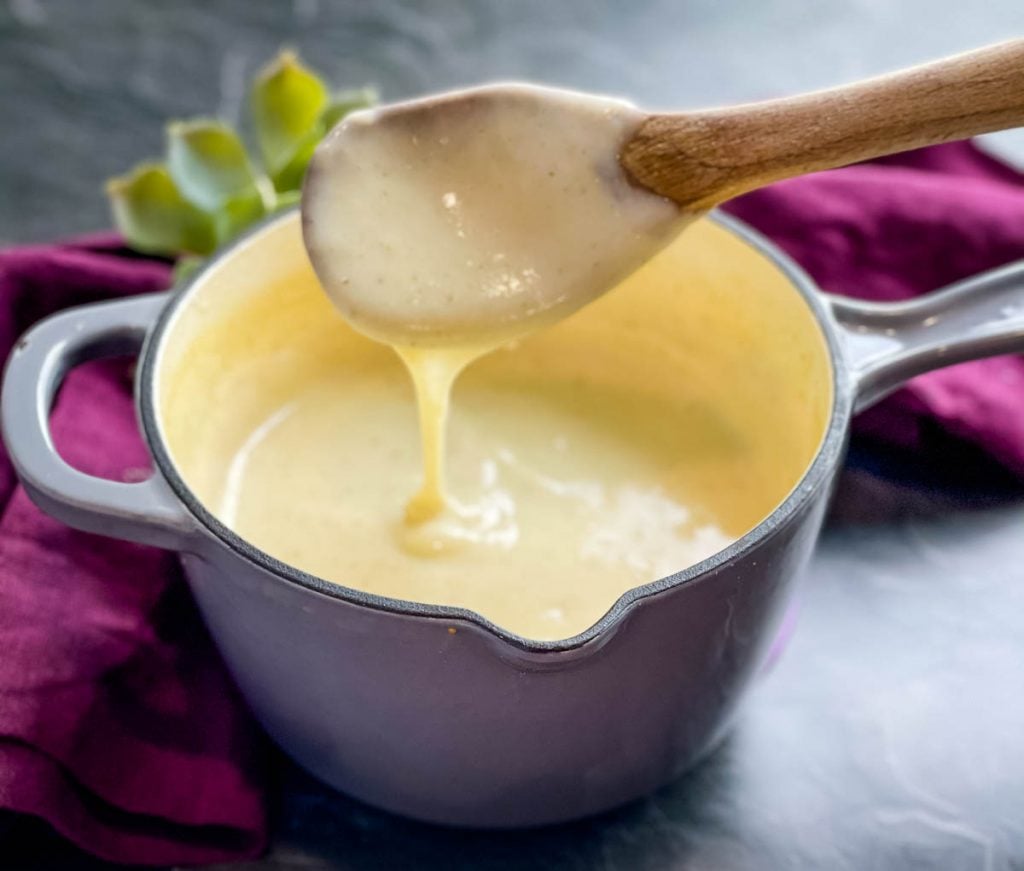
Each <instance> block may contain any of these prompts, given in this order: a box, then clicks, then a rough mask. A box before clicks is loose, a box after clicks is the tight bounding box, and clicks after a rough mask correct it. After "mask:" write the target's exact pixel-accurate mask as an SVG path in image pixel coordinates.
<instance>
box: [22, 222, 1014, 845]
mask: <svg viewBox="0 0 1024 871" xmlns="http://www.w3.org/2000/svg"><path fill="white" fill-rule="evenodd" d="M293 218H294V216H288V215H286V216H284V217H281V218H276V219H274V220H275V221H277V220H289V219H293ZM714 219H715V220H716V221H718V222H720V223H722V224H724V225H725V226H726V227H727V228H728V229H729V230H730V231H731V232H732V233H735V234H736V235H738V236H739V237H741V238H742V239H743V240H744V241H745V243H746V244H748V245H751V246H753V247H754V248H756V249H758V250H759V251H760V252H761V253H762V254H763V255H764V256H766V257H768V258H770V259H771V260H773V261H774V262H775V264H776V265H777V266H778V267H779V268H780V269H781V270H782V271H783V272H784V273H785V274H786V275H787V276H788V277H789V279H790V280H791V282H792V285H793V290H794V293H799V294H801V295H802V297H803V299H804V301H805V302H806V304H807V306H808V307H809V308H810V309H811V310H812V311H813V313H814V314H815V316H816V317H817V319H818V322H819V324H820V326H821V330H822V334H823V336H824V339H825V341H826V343H827V345H828V349H829V354H830V357H831V363H832V374H833V381H834V405H833V409H832V413H831V418H830V421H829V423H828V427H827V431H826V433H825V435H824V438H823V440H822V444H821V447H820V450H819V452H818V454H817V456H816V458H815V459H814V461H813V463H812V464H811V466H810V468H809V469H808V471H807V472H806V474H805V475H804V477H803V479H802V480H801V482H800V483H799V484H798V486H797V487H796V488H795V490H794V491H793V492H792V493H791V494H790V495H789V496H788V498H787V499H786V500H785V501H784V502H783V504H782V505H780V506H779V507H778V509H777V510H776V511H774V512H773V513H772V514H771V515H770V516H769V517H768V518H766V519H765V520H764V522H762V523H761V524H760V525H758V526H757V527H756V528H755V529H753V530H752V531H751V532H750V533H748V534H747V535H746V536H744V537H743V538H742V539H740V540H739V541H737V542H735V543H734V544H733V545H732V546H730V547H728V548H727V549H726V550H724V551H722V552H720V553H718V554H717V555H715V556H713V557H711V558H710V559H707V560H705V561H703V562H701V563H699V564H698V565H695V566H692V567H690V568H687V569H685V570H684V571H681V572H679V573H678V574H675V575H672V576H670V577H667V578H664V579H662V580H659V581H657V582H655V583H651V584H648V585H646V586H643V587H639V588H637V589H634V590H632V591H631V592H629V593H628V594H626V595H624V596H623V597H622V598H621V599H620V600H619V601H618V602H617V603H616V605H615V606H614V607H613V608H612V610H611V611H610V612H609V613H608V614H607V615H606V616H605V617H604V618H603V619H602V620H601V621H600V622H599V623H597V624H596V625H594V626H592V627H591V628H590V629H588V630H587V631H586V632H584V633H582V634H580V635H578V636H576V637H574V638H571V639H567V640H564V641H558V642H536V641H530V640H528V639H525V638H522V637H519V636H516V635H513V634H510V633H508V632H506V631H504V630H502V629H501V628H499V627H497V626H495V625H493V624H491V623H489V622H488V621H487V620H485V619H483V618H482V617H480V616H479V615H476V614H474V613H472V612H468V611H463V610H459V609H455V608H450V607H437V606H429V605H421V604H415V603H411V602H402V601H398V600H392V599H381V598H378V597H375V596H372V595H368V594H365V593H362V592H359V591H356V590H351V589H346V588H343V587H339V586H337V585H334V584H330V583H326V582H324V581H321V580H319V579H317V578H314V577H312V576H309V575H306V574H304V573H302V572H300V571H298V570H296V569H294V568H293V567H290V566H287V565H284V564H281V563H279V562H277V561H275V560H274V559H272V558H271V557H269V556H267V555H266V554H263V553H262V552H260V551H258V550H256V549H254V548H252V547H251V546H249V545H248V544H247V543H246V542H244V541H243V540H241V539H240V538H239V537H237V536H236V535H234V534H233V533H232V532H230V531H229V530H228V529H226V528H225V527H224V526H223V525H221V524H220V523H219V522H218V521H217V520H216V519H215V518H214V517H213V516H212V515H211V514H210V513H209V512H207V511H206V509H205V508H203V506H201V505H200V504H199V503H198V502H197V500H196V499H195V498H194V497H193V495H192V494H191V493H190V492H189V489H188V487H187V486H186V485H185V483H184V482H183V481H182V480H181V479H180V478H179V477H178V475H177V473H176V471H175V469H174V468H173V466H172V464H171V461H170V459H169V457H168V454H167V450H166V447H165V445H164V444H163V443H162V441H161V436H160V434H159V430H158V427H157V425H156V422H155V416H154V401H153V384H154V373H155V371H156V369H157V367H158V366H159V361H160V355H161V341H162V337H163V336H164V333H165V327H166V325H167V324H168V323H169V320H170V318H171V316H172V315H173V312H174V311H175V309H176V307H177V306H179V305H181V304H182V303H183V302H184V301H186V300H187V299H188V296H189V293H190V290H191V288H192V287H196V286H198V284H199V283H200V282H202V280H203V277H202V275H200V276H199V277H197V278H196V279H195V280H194V281H193V283H192V284H191V285H190V286H188V287H185V288H183V289H181V290H180V291H177V292H173V293H166V294H156V295H149V296H143V297H136V298H132V299H128V300H120V301H115V302H110V303H103V304H99V305H92V306H85V307H82V308H78V309H74V310H70V311H67V312H64V313H61V314H58V315H56V316H54V317H52V318H50V319H48V320H47V321H45V322H43V323H41V324H39V325H37V326H36V327H35V328H34V329H32V330H31V331H30V332H29V333H28V334H27V335H26V336H25V337H24V338H23V340H22V341H21V342H20V343H19V345H18V347H17V349H16V350H15V352H14V353H13V355H12V357H11V359H10V361H9V364H8V367H7V371H6V375H5V383H4V391H3V408H2V410H3V426H4V436H5V440H6V443H7V446H8V450H9V452H10V455H11V457H12V460H13V462H14V464H15V467H16V469H17V471H18V473H19V476H20V477H21V480H22V483H23V484H24V486H25V488H26V489H27V491H28V492H29V494H30V495H31V497H32V498H33V499H34V501H35V502H36V503H37V504H38V505H39V506H40V507H41V508H42V509H43V510H44V511H47V512H48V513H50V514H52V515H53V516H54V517H56V518H59V519H60V520H62V521H64V522H65V523H67V524H69V525H71V526H74V527H78V528H81V529H85V530H89V531H92V532H98V533H101V534H104V535H109V536H114V537H120V538H124V539H130V540H133V541H138V542H143V543H147V544H153V545H157V546H160V547H165V548H173V549H175V550H177V551H179V552H180V554H181V560H182V562H183V564H184V568H185V572H186V575H187V577H188V580H189V583H190V585H191V588H192V591H193V593H194V595H195V599H196V601H197V602H198V605H199V608H200V610H201V611H202V614H203V617H204V618H205V620H206V623H207V625H208V626H209V629H210V632H211V634H212V636H213V638H214V640H215V641H216V644H217V646H218V647H219V649H220V652H221V654H222V655H223V657H224V660H225V661H226V663H227V665H228V667H229V668H230V670H231V673H232V674H233V675H234V678H235V680H236V681H237V683H238V686H239V687H240V688H241V691H242V693H243V694H244V696H245V698H246V699H247V700H248V703H249V705H250V706H251V708H252V710H253V712H254V713H255V715H256V716H257V717H258V719H259V720H260V722H261V723H262V724H263V725H264V726H265V728H266V730H267V731H268V732H269V733H270V735H271V736H272V737H273V738H274V739H275V740H276V741H277V742H278V743H279V744H280V745H281V747H283V748H284V749H285V750H286V751H287V752H288V753H289V754H290V755H291V756H292V757H294V758H295V759H296V760H297V761H298V762H299V763H300V764H302V765H303V766H304V767H306V768H307V769H309V770H310V771H311V772H313V773H314V774H315V775H316V776H318V777H320V778H322V779H323V780H325V781H326V782H327V783H329V784H331V785H333V786H335V787H337V788H338V789H341V790H343V791H345V792H347V793H349V794H351V795H353V796H356V797H357V798H360V799H362V800H364V801H367V802H370V803H372V804H374V805H378V806H380V807H383V808H386V809H388V810H391V811H395V812H398V813H401V814H406V815H409V816H412V817H418V818H420V819H424V820H430V821H435V822H442V823H449V824H458V825H470V826H502V827H505V826H524V825H535V824H541V823H551V822H556V821H561V820H568V819H572V818H575V817H580V816H584V815H586V814H591V813H594V812H597V811H601V810H604V809H606V808H610V807H613V806H615V805H618V804H621V803H623V802H625V801H628V800H630V799H633V798H636V797H638V796H641V795H643V794H644V793H647V792H649V791H651V790H653V789H655V788H657V787H658V786H660V785H662V784H664V783H666V782H668V781H670V780H671V779H672V778H674V777H676V776H677V775H678V774H679V773H680V772H682V771H683V770H684V769H686V768H687V767H688V766H690V765H691V764H693V762H694V761H695V760H696V759H698V758H699V757H700V756H701V755H702V754H704V753H705V752H707V751H708V750H709V749H710V748H711V747H713V746H714V744H715V741H716V739H717V738H719V737H720V736H721V735H722V734H723V731H724V729H725V728H726V726H727V724H728V722H729V719H730V716H731V714H732V713H733V711H734V709H735V707H736V704H737V702H738V701H739V699H740V697H741V696H742V695H743V692H744V690H745V689H746V687H747V686H748V685H749V684H750V682H751V680H752V678H754V677H755V676H756V674H757V673H758V671H759V669H760V668H761V667H762V665H763V663H764V660H765V656H766V654H767V651H768V648H769V646H770V644H771V642H772V640H773V638H774V635H775V632H776V631H777V629H778V626H779V622H780V619H781V617H782V615H783V613H784V611H785V608H786V606H787V604H788V602H789V600H790V597H791V593H792V589H793V585H794V582H795V581H796V579H797V578H798V576H799V574H800V572H801V569H802V568H803V567H804V565H805V564H806V562H807V560H808V557H809V556H810V553H811V549H812V547H813V545H814V541H815V538H816V537H817V534H818V531H819V528H820V526H821V522H822V517H823V514H824V512H825V508H826V503H827V500H828V497H829V492H830V489H831V484H832V481H833V480H834V478H835V473H836V469H837V467H838V465H839V463H840V461H841V458H842V456H843V451H844V446H845V439H846V434H847V430H848V424H849V419H850V416H851V414H852V413H853V412H854V411H855V410H856V409H858V408H861V407H864V406H865V405H867V404H869V403H870V402H872V401H874V400H875V399H877V398H878V397H880V396H882V395H884V394H885V393H886V392H888V391H889V390H891V389H893V388H894V387H895V386H897V385H898V384H899V383H901V382H902V381H903V380H905V379H906V378H908V377H911V376H913V375H915V374H918V373H920V372H923V371H926V370H927V369H931V368H935V367H937V366H940V365H947V364H950V363H954V362H959V361H962V360H966V359H971V358H976V357H981V356H986V355H993V354H998V353H1007V352H1013V351H1020V350H1022V349H1024V314H1022V311H1024V265H1021V264H1019V265H1016V266H1012V267H1008V268H1005V269H1001V270H997V271H995V272H992V273H987V274H985V275H983V276H979V277H978V278H976V279H973V280H971V281H968V282H963V283H961V284H959V285H957V286H954V287H952V288H949V289H947V290H945V291H943V292H941V293H938V294H932V295H931V296H929V297H927V298H925V299H923V300H918V301H914V302H911V303H901V304H898V305H879V304H864V303H855V302H851V301H849V300H840V299H837V298H833V297H829V296H827V295H825V294H823V293H822V292H821V291H819V290H818V289H817V288H816V287H815V286H814V285H813V283H812V282H811V281H810V280H809V278H808V277H807V276H806V275H805V274H804V273H803V272H802V271H801V270H800V269H799V268H798V267H797V266H796V265H795V264H794V263H792V262H791V261H790V260H789V259H788V258H787V257H786V256H785V255H783V254H782V253H781V252H780V251H779V250H778V249H777V248H775V247H774V246H773V245H771V244H770V243H769V242H767V241H766V240H764V239H763V238H761V237H759V236H757V235H756V234H755V233H754V232H752V231H751V230H749V229H747V228H746V227H744V226H742V225H740V224H739V223H738V222H736V221H734V220H731V219H728V218H726V217H724V216H721V215H719V216H715V218H714ZM266 229H268V225H264V227H263V228H260V229H257V230H256V231H255V232H254V235H257V236H258V234H259V233H260V232H264V231H265V230H266ZM252 237H253V236H252V235H250V237H249V238H250V239H251V238H252ZM221 256H223V257H229V256H231V251H228V252H226V253H225V254H223V255H221ZM140 346H141V347H142V350H141V360H140V366H139V370H138V380H137V384H136V398H137V405H138V412H139V420H140V422H141V427H142V431H143V434H144V437H145V438H146V441H147V444H148V446H149V449H150V451H151V453H152V455H153V459H154V466H155V474H154V476H153V477H152V478H150V479H149V480H148V481H145V482H143V483H138V484H124V483H119V482H112V481H103V480H99V479H96V478H93V477H90V476H88V475H85V474H83V473H81V472H78V471H76V470H74V469H71V468H70V467H69V466H67V465H66V464H64V463H63V462H62V461H61V460H60V458H59V457H58V456H57V454H56V453H55V451H54V449H53V445H52V442H51V440H50V437H49V433H48V428H47V418H48V414H49V409H50V406H51V403H52V400H53V397H54V394H55V393H56V390H57V388H58V387H59V385H60V382H61V381H62V379H63V376H64V375H65V374H66V372H67V371H68V370H69V369H70V368H71V367H73V366H75V365H77V364H78V363H80V362H83V361H84V360H86V359H90V358H93V357H97V356H103V355H111V354H121V353H126V352H134V351H136V350H138V349H139V347H140Z"/></svg>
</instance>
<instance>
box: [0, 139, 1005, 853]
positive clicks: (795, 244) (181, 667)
mask: <svg viewBox="0 0 1024 871" xmlns="http://www.w3.org/2000/svg"><path fill="white" fill-rule="evenodd" d="M728 208H729V211H731V212H733V213H734V214H736V215H737V216H739V217H740V218H742V219H744V220H746V221H748V222H749V223H751V224H752V225H753V226H755V227H757V228H758V229H760V230H761V231H762V232H764V233H765V234H767V235H768V236H770V237H771V238H773V239H774V240H775V241H776V242H778V243H779V244H780V245H781V246H782V247H783V248H784V249H785V250H787V251H788V252H789V253H790V254H791V255H792V256H793V257H794V258H795V259H796V260H797V261H798V262H800V263H801V264H802V265H803V267H804V268H805V269H806V270H807V271H808V272H809V273H810V274H811V275H812V276H813V277H814V278H815V279H816V280H817V281H818V283H819V284H820V285H821V286H822V287H823V288H825V289H826V290H829V291H832V292H835V293H841V294H847V295H850V296H860V297H864V298H868V299H880V300H895V299H905V298H907V297H910V296H914V295H917V294H920V293H925V292H928V291H931V290H935V289H937V288H940V287H942V286H944V285H946V284H948V283H949V282H951V281H955V280H957V279H961V278H964V277H967V276H970V275H973V274H975V273H977V272H980V271H982V270H985V269H988V268H991V267H994V266H998V265H1001V264H1005V263H1009V262H1011V261H1013V260H1015V259H1018V258H1021V257H1024V178H1022V177H1021V176H1020V175H1019V174H1017V173H1016V172H1014V171H1013V170H1011V169H1009V168H1008V167H1005V166H1003V165H1002V164H1000V163H998V162H996V161H995V160H993V159H991V158H989V157H986V156H985V155H984V154H983V153H981V152H980V151H978V150H977V149H976V148H975V147H973V146H972V145H969V144H966V143H957V144H952V145H946V146H941V147H938V148H933V149H929V150H926V151H921V152H917V153H913V154H909V155H903V156H900V157H896V158H890V159H887V160H884V161H877V162H874V163H871V164H863V165H860V166H855V167H850V168H847V169H842V170H836V171H834V172H829V173H822V174H819V175H816V176H811V177H807V178H803V179H797V180H794V181H790V182H784V183H782V184H778V185H775V186H773V187H772V188H769V189H766V190H763V191H758V192H755V193H753V194H749V195H747V196H746V197H743V198H741V199H740V200H737V201H735V202H733V203H731V204H730V205H729V207H728ZM168 279H169V275H168V267H167V266H166V264H163V263H160V262H156V261H153V260H148V259H145V258H139V257H135V256H132V255H130V253H129V252H127V251H125V250H123V249H121V248H119V243H118V241H117V240H116V239H115V238H112V237H97V238H93V239H89V240H82V241H79V242H76V243H71V244H67V245H58V246H40V247H31V248H23V249H15V250H11V251H7V252H3V253H0V357H6V355H7V353H8V352H9V351H10V349H11V347H12V346H13V344H14V342H15V340H16V338H17V336H18V335H19V334H20V333H21V332H22V331H24V330H25V329H26V328H28V326H29V325H30V324H31V323H32V322H34V321H35V320H37V319H39V318H41V317H43V316H45V315H47V314H49V313H51V312H53V311H56V310H58V309H61V308H65V307H67V306H71V305H77V304H80V303H84V302H92V301H95V300H99V299H106V298H111V297H117V296H125V295H130V294H134V293H143V292H147V291H152V290H157V289H160V288H162V287H165V286H166V285H167V283H168ZM855 426H856V429H857V430H858V431H859V432H860V433H862V434H865V435H867V436H869V437H871V438H873V439H876V440H880V441H883V442H885V443H887V444H895V445H898V446H901V447H905V448H913V449H916V450H918V451H922V452H925V451H928V450H929V449H934V448H935V447H936V445H940V446H941V447H943V448H948V446H949V442H948V439H949V438H954V439H957V440H959V441H960V442H962V443H964V444H971V445H974V446H975V447H977V448H980V449H983V450H985V451H987V452H988V453H989V454H990V455H991V456H992V457H994V458H995V459H996V460H998V461H999V462H1000V463H1002V464H1003V465H1004V466H1005V467H1006V468H1007V469H1008V470H1010V471H1012V472H1014V473H1016V474H1017V475H1019V476H1021V477H1024V361H1022V360H1021V359H1019V358H1001V359H995V360H983V361H980V362H976V363H968V364H964V365H962V366H957V367H954V368H951V369H947V370H943V371H940V372H936V373H934V374H931V375H926V376H923V377H921V378H919V379H916V380H915V381H914V382H913V383H912V384H911V385H910V386H908V387H907V388H905V389H903V390H901V391H899V392H898V393H896V394H894V395H893V396H892V397H890V398H889V399H887V400H885V401H884V402H882V403H881V404H879V405H878V406H876V407H875V409H872V410H871V411H869V412H867V413H866V414H864V415H861V417H860V418H859V419H858V420H857V422H856V425H855ZM53 431H54V437H55V440H56V442H57V445H58V447H59V448H60V449H61V451H62V453H63V454H64V456H65V457H66V458H67V459H68V460H69V461H70V462H72V463H73V464H74V465H76V466H78V467H79V468H82V469H84V470H85V471H87V472H91V473H94V474H97V475H104V476H108V477H113V478H124V479H135V478H137V477H138V476H139V475H140V474H142V469H143V468H144V467H146V466H147V464H148V457H147V455H146V452H145V449H144V447H143V446H142V444H141V443H140V441H139V438H138V434H137V433H136V432H135V430H134V423H133V416H132V411H131V383H130V379H129V377H128V370H127V367H126V365H125V364H123V363H111V362H108V363H102V364H90V365H88V366H85V367H82V368H81V369H79V370H76V371H75V372H72V373H71V375H70V377H69V378H68V384H67V389H66V390H64V391H63V392H62V394H61V396H60V398H59V400H58V402H57V405H56V408H55V410H54V415H53ZM941 433H944V434H945V436H943V438H944V439H947V440H946V441H944V440H943V439H941V438H939V435H938V434H941ZM264 752H265V748H264V745H263V744H261V739H260V738H259V737H258V733H257V732H256V730H255V729H254V727H253V725H252V723H251V721H250V720H249V718H248V716H247V715H246V713H245V709H244V707H243V705H242V703H241V702H240V700H239V699H238V697H237V695H236V692H235V690H234V688H233V686H232V684H231V682H230V680H229V678H228V677H227V675H226V674H225V672H224V670H223V667H222V665H221V664H220V661H219V660H218V658H217V656H216V653H215V652H214V650H213V649H212V647H211V645H210V642H209V639H208V637H207V635H206V634H205V632H204V630H203V628H202V626H201V624H200V622H199V620H198V617H197V615H196V613H195V610H194V608H193V607H192V605H191V602H190V600H189V598H188V595H187V591H186V590H185V588H184V586H183V584H182V581H181V578H180V576H179V571H178V568H177V564H176V562H175V560H174V558H173V557H172V556H170V555H168V554H165V553H162V552H160V551H157V550H154V549H152V548H147V547H141V546H138V545H132V544H127V543H124V542H118V541H111V540H108V539H104V538H101V537H98V536H93V535H87V534H85V533H80V532H76V531H73V530H70V529H67V528H65V527H63V526H62V525H61V524H59V523H57V522H56V521H52V520H50V519H49V518H47V517H45V516H44V515H42V514H41V513H40V512H39V511H37V510H36V509H35V508H34V507H33V506H32V505H31V504H30V503H29V501H28V499H27V497H26V496H25V494H24V492H23V491H22V490H21V489H20V488H19V487H17V482H16V480H15V477H14V473H13V470H12V468H11V465H10V463H9V461H8V459H7V457H6V455H5V454H3V453H2V450H0V808H7V809H10V810H15V811H20V812H23V813H28V814H34V815H36V816H38V817H41V818H42V819H44V820H46V821H48V822H49V823H50V824H51V825H52V826H53V827H54V828H55V829H56V830H58V831H60V832H62V833H63V834H65V835H66V836H67V837H68V838H69V839H71V840H72V841H74V842H75V843H76V844H78V845H80V846H81V847H83V848H85V849H86V850H89V851H90V852H92V853H95V854H96V855H99V856H102V857H104V858H107V859H111V860H115V861H121V862H132V863H154V864H187V863H202V862H209V861H217V860H225V859H231V858H238V857H243V856H247V855H251V854H253V853H256V852H258V851H259V850H260V849H261V847H262V844H263V842H264V832H265V817H264V801H263V790H262V785H261V784H262V773H263V764H264V763H263V754H264Z"/></svg>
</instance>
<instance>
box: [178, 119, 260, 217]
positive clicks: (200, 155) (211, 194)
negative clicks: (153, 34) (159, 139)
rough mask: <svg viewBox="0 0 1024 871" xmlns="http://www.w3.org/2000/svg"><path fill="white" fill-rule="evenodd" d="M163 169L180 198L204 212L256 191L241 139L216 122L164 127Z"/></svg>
mask: <svg viewBox="0 0 1024 871" xmlns="http://www.w3.org/2000/svg"><path fill="white" fill-rule="evenodd" d="M167 167H168V169H169V170H170V173H171V178H173V179H174V182H175V184H176V185H177V186H178V190H180V191H181V193H182V195H183V196H184V197H185V198H186V199H187V200H189V201H190V202H192V203H194V204H195V205H196V206H198V207H199V208H201V209H203V210H204V211H208V212H210V211H214V210H215V209H219V208H221V207H222V206H223V205H224V204H225V203H227V202H229V201H231V200H234V199H237V198H239V197H246V196H249V195H252V194H258V192H259V190H258V187H257V176H256V172H255V171H254V170H253V167H252V163H251V162H250V161H249V155H248V154H247V153H246V150H245V146H244V145H243V144H242V140H241V139H239V138H238V134H237V133H235V131H234V130H232V129H231V128H230V127H228V126H227V125H226V124H223V123H221V122H219V121H208V120H196V121H178V122H175V123H173V124H170V125H168V127H167Z"/></svg>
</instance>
